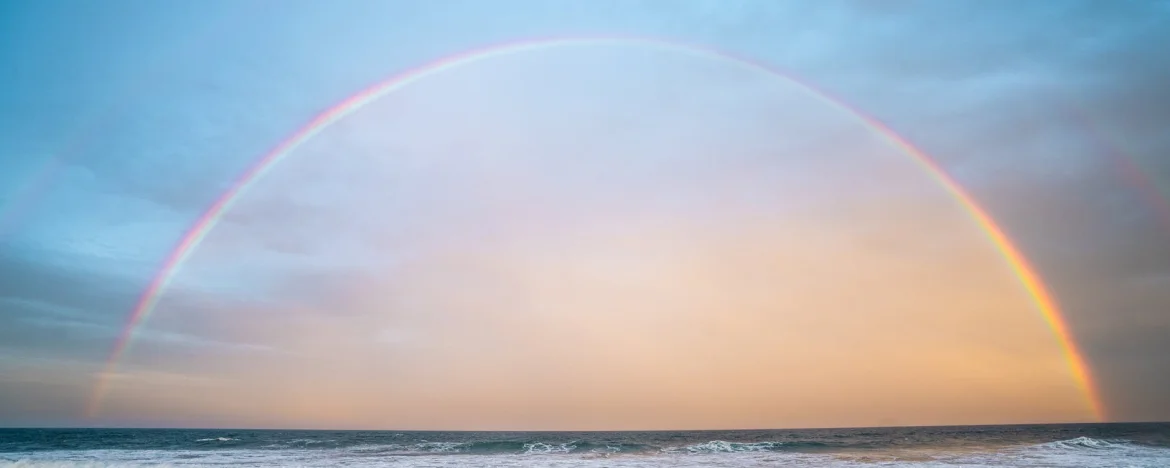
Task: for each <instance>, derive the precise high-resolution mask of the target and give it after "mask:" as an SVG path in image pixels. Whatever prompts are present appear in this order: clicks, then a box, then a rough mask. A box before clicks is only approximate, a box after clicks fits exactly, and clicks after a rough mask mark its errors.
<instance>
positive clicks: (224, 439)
mask: <svg viewBox="0 0 1170 468" xmlns="http://www.w3.org/2000/svg"><path fill="white" fill-rule="evenodd" d="M238 440H240V439H233V438H231V437H210V438H207V439H195V442H235V441H238Z"/></svg>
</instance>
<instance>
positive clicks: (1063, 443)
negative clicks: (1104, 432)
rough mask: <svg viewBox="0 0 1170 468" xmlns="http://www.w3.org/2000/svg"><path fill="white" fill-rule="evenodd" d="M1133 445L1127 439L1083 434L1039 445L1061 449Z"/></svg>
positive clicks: (1092, 448) (1113, 448)
mask: <svg viewBox="0 0 1170 468" xmlns="http://www.w3.org/2000/svg"><path fill="white" fill-rule="evenodd" d="M1133 446H1134V445H1133V444H1132V443H1130V441H1127V440H1117V439H1114V440H1107V439H1094V438H1092V437H1083V436H1082V437H1077V438H1075V439H1068V440H1058V441H1056V442H1049V443H1047V444H1040V447H1044V448H1053V449H1061V450H1116V449H1125V448H1131V447H1133Z"/></svg>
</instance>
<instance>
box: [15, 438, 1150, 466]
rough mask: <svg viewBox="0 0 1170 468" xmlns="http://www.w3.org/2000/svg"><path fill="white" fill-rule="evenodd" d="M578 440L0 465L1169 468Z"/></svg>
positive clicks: (1122, 447)
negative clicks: (614, 448) (519, 448)
mask: <svg viewBox="0 0 1170 468" xmlns="http://www.w3.org/2000/svg"><path fill="white" fill-rule="evenodd" d="M575 447H576V445H575V444H574V443H573V442H569V443H563V444H552V443H540V442H533V443H530V444H526V445H525V446H524V450H523V453H515V454H486V455H474V454H458V455H452V454H451V453H453V452H459V449H460V448H461V447H460V444H457V443H452V442H422V443H418V444H412V445H371V446H364V447H349V448H339V449H326V450H321V449H316V450H314V449H287V450H234V449H227V450H80V451H45V452H26V453H0V467H2V468H7V467H13V468H15V467H28V468H121V467H145V466H151V467H183V468H194V467H212V466H214V467H223V466H239V465H248V466H299V467H331V466H346V467H356V468H363V467H374V466H397V467H405V468H413V467H424V466H425V467H466V466H493V467H501V468H522V467H535V466H540V467H553V468H562V467H563V468H569V467H582V468H584V467H601V466H606V467H615V468H620V467H630V468H641V467H652V466H671V467H682V468H690V467H700V466H702V467H757V466H798V467H799V466H825V467H831V468H833V467H868V466H882V467H931V468H941V467H952V468H953V467H955V466H963V467H1002V466H1017V467H1050V468H1059V467H1083V468H1106V467H1109V468H1112V467H1132V468H1164V467H1167V466H1170V448H1163V447H1151V446H1144V445H1138V444H1133V443H1129V442H1126V441H1123V440H1102V439H1092V438H1087V437H1078V438H1075V439H1069V440H1063V441H1058V442H1050V443H1045V444H1038V445H1031V446H1017V447H1012V448H1006V449H1000V450H995V451H991V450H988V451H982V452H952V451H947V450H930V449H923V450H916V451H908V450H907V451H901V450H891V451H853V452H849V453H796V452H789V451H785V449H784V448H783V446H782V444H779V443H777V442H759V443H736V442H726V441H718V440H716V441H710V442H706V443H702V444H693V445H688V446H682V447H677V448H673V449H664V450H663V451H658V452H652V453H637V454H626V453H593V452H583V453H582V452H574V451H573V450H574V448H575Z"/></svg>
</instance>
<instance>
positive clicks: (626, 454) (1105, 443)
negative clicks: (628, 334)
mask: <svg viewBox="0 0 1170 468" xmlns="http://www.w3.org/2000/svg"><path fill="white" fill-rule="evenodd" d="M214 432H223V434H214ZM1076 434H1092V436H1090V435H1076ZM1070 435H1072V437H1068V436H1070ZM1168 435H1170V425H1167V424H1145V425H1076V426H1072V425H1063V426H1060V425H1057V426H1003V427H970V428H961V427H951V428H890V429H839V430H804V431H725V432H716V431H704V432H609V433H604V432H595V433H483V432H480V433H469V432H367V431H352V432H342V431H332V432H324V431H234V432H233V431H180V430H129V431H113V430H107V431H103V430H72V431H46V430H0V467H131V466H176V467H178V466H182V467H203V466H208V467H211V466H217V467H222V466H297V467H332V466H347V467H375V466H402V467H424V466H425V467H456V466H458V467H465V466H490V467H536V466H540V467H594V466H596V467H601V466H606V467H649V466H675V467H700V466H702V467H753V466H829V467H851V466H890V467H898V466H910V467H942V466H948V467H953V466H964V467H1002V466H1021V467H1031V466H1035V467H1167V466H1170V443H1168V442H1170V437H1168ZM713 436H714V437H713ZM1066 437H1067V438H1066ZM103 443H104V444H105V445H104V446H100V447H99V446H97V445H99V444H103Z"/></svg>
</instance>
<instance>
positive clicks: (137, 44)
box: [0, 0, 1170, 430]
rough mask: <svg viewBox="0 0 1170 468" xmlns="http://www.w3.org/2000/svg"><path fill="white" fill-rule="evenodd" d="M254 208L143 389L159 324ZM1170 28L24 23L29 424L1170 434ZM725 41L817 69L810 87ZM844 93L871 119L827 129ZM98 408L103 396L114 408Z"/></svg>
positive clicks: (439, 16) (1, 157) (12, 328)
mask: <svg viewBox="0 0 1170 468" xmlns="http://www.w3.org/2000/svg"><path fill="white" fill-rule="evenodd" d="M554 36H558V37H559V36H589V37H596V36H639V37H651V38H656V39H658V40H661V41H662V42H659V43H658V44H659V45H649V44H647V43H638V42H630V41H627V42H621V41H614V42H606V43H601V42H594V43H578V44H576V45H546V46H545V47H539V48H533V49H529V50H525V51H518V52H515V53H509V54H501V55H498V56H494V57H491V58H482V59H480V60H473V61H464V62H461V63H459V64H457V65H454V66H449V67H446V68H444V69H443V70H441V71H439V72H437V73H433V74H431V75H428V76H427V77H425V78H422V79H420V80H417V81H415V82H412V83H411V84H409V85H408V86H404V87H401V88H400V89H398V90H396V91H395V92H392V93H389V94H387V95H385V96H382V97H380V98H378V99H376V100H373V101H371V102H369V103H368V104H366V105H365V106H363V107H361V108H360V109H356V110H355V111H354V112H352V113H351V114H349V115H348V116H346V117H345V118H344V119H342V120H339V121H338V122H336V123H335V124H334V125H332V126H329V127H328V128H324V129H322V130H321V131H320V132H318V133H317V134H315V135H314V136H313V137H312V138H310V139H308V140H307V141H305V142H304V143H303V144H302V145H299V146H297V147H296V148H294V149H293V150H292V151H290V152H289V153H288V154H287V155H286V157H284V158H283V159H282V160H281V162H279V163H277V164H275V165H273V166H271V167H270V168H269V169H268V170H267V171H265V172H264V174H263V176H261V177H259V178H257V179H256V180H255V182H254V183H252V184H250V185H248V186H247V187H246V189H244V190H242V191H241V192H239V193H240V194H239V196H237V197H235V198H234V199H233V200H232V204H231V206H230V207H229V208H228V209H227V210H226V211H225V212H224V213H223V215H222V217H220V218H219V219H218V221H217V222H216V223H214V224H213V225H211V226H210V230H209V231H208V232H207V235H206V237H205V238H203V240H202V241H201V242H200V243H198V244H197V245H195V246H194V248H193V249H192V250H191V251H190V252H189V256H188V257H187V258H186V259H185V260H184V261H183V262H181V263H180V264H179V267H178V268H177V270H176V271H175V273H174V275H173V277H172V278H170V281H169V282H168V283H167V287H166V288H164V289H163V291H162V292H161V294H160V295H159V296H158V297H157V299H158V303H157V307H156V308H154V310H153V311H152V312H151V313H150V314H149V316H148V317H146V319H145V320H143V321H142V322H141V323H140V324H139V325H138V326H137V328H136V329H135V333H134V337H133V339H132V340H131V341H130V343H129V346H128V348H127V349H126V351H125V353H123V354H122V356H121V357H120V358H119V359H118V360H117V362H116V363H115V364H116V365H114V366H107V361H108V358H109V357H110V354H111V351H112V350H113V349H114V347H115V344H116V343H117V342H118V339H119V336H120V335H122V333H123V332H124V330H125V329H126V327H127V324H128V322H129V320H130V317H131V313H132V311H133V310H134V308H135V305H136V303H137V302H138V301H139V298H140V296H142V294H143V293H144V291H146V290H147V288H148V286H149V284H150V283H151V281H152V280H153V279H155V278H156V277H157V276H158V275H159V273H160V271H161V268H162V267H163V265H164V263H165V262H166V260H167V259H168V258H171V257H172V253H173V251H174V249H175V246H176V244H177V243H178V242H179V241H180V240H181V239H182V238H183V235H184V233H185V232H187V231H188V230H189V229H190V228H191V227H192V226H193V224H194V223H196V221H197V220H199V219H200V218H201V215H202V214H203V212H204V211H205V210H207V209H208V207H210V206H211V205H212V204H213V203H215V202H216V201H217V200H219V199H221V197H222V195H223V194H224V192H225V190H229V189H231V188H232V187H233V186H236V184H237V181H238V180H239V177H240V174H242V173H244V172H245V171H247V170H248V169H249V168H252V167H254V166H255V164H256V163H257V161H258V160H259V159H260V158H261V157H262V156H263V155H264V154H266V153H267V152H268V151H269V150H270V149H271V148H273V147H274V146H276V145H277V144H278V143H280V142H282V141H285V140H286V139H287V138H288V137H289V136H290V135H292V134H294V133H295V132H296V131H297V130H298V129H300V128H301V127H302V126H304V125H305V124H306V123H307V122H309V121H311V120H312V119H313V118H314V116H316V115H318V114H319V113H321V112H323V111H325V110H327V109H329V108H331V107H333V106H335V105H337V104H338V103H340V102H342V101H344V100H345V99H347V98H348V97H349V96H352V95H354V94H355V93H357V92H359V91H360V90H362V89H365V88H366V87H368V86H370V85H372V84H374V83H378V82H382V81H383V80H386V79H388V78H389V77H391V76H395V75H397V74H399V73H403V72H407V71H410V70H413V69H417V68H418V67H420V66H422V65H425V64H428V63H432V62H435V61H437V60H441V59H444V58H447V57H450V56H452V55H455V54H459V53H464V52H467V51H473V50H478V49H484V48H486V47H488V46H490V45H493V44H503V43H514V42H518V41H524V40H531V39H534V38H548V37H554ZM1167 42H1170V2H1166V1H1153V0H1151V1H1136V0H1135V1H1126V2H1118V1H1073V0H1059V1H1051V2H1014V1H1007V0H980V1H974V0H972V1H966V0H955V1H949V2H934V1H925V0H920V1H914V0H855V1H846V0H840V1H832V2H811V1H809V2H796V1H793V2H772V1H766V0H759V1H735V0H721V1H698V0H687V1H684V0H670V1H667V0H643V1H633V0H628V1H625V0H623V1H618V0H596V1H593V0H591V1H585V0H580V1H570V0H565V1H538V0H528V1H522V0H504V1H493V2H486V1H473V0H466V1H459V0H443V1H437V2H423V1H413V2H411V1H391V0H385V1H358V0H348V1H342V2H333V3H329V4H326V3H322V2H315V1H308V0H304V1H302V0H287V1H227V0H210V1H206V2H192V3H183V4H180V3H160V2H150V1H144V0H143V1H137V0H135V1H130V0H114V1H110V2H103V3H100V4H99V3H95V2H67V1H63V0H49V1H43V2H17V1H8V2H2V3H0V61H2V62H3V63H5V64H7V66H6V67H5V68H4V72H3V73H0V168H2V169H0V426H135V427H296V428H384V429H502V430H544V429H551V430H562V429H563V430H573V429H720V428H782V427H839V426H874V425H919V424H922V425H926V424H997V423H1026V422H1069V421H1091V420H1095V419H1098V415H1096V414H1094V413H1093V411H1092V408H1091V404H1090V402H1088V401H1087V400H1086V395H1085V392H1084V389H1083V388H1081V387H1080V386H1079V385H1078V383H1077V381H1076V379H1075V378H1074V376H1073V375H1072V372H1071V370H1070V368H1069V364H1068V360H1069V358H1068V355H1067V354H1066V352H1065V350H1064V349H1062V348H1061V346H1060V342H1059V340H1058V339H1057V337H1056V336H1055V335H1054V333H1053V330H1052V329H1051V327H1050V326H1049V325H1048V324H1047V323H1046V322H1045V320H1044V317H1043V316H1042V314H1041V313H1040V311H1039V310H1038V309H1037V306H1036V304H1035V303H1034V301H1032V300H1031V298H1030V297H1029V295H1028V291H1027V290H1026V289H1025V287H1024V286H1023V285H1022V283H1021V280H1020V278H1019V277H1018V276H1017V275H1016V274H1014V273H1013V271H1012V268H1011V266H1012V265H1010V264H1009V262H1008V261H1007V260H1006V259H1005V257H1004V255H1003V252H1001V251H1000V250H998V249H997V248H996V246H995V245H994V244H993V243H992V242H991V240H989V238H988V235H987V233H986V232H984V231H983V230H981V229H980V227H979V225H978V224H977V223H976V222H975V220H974V219H973V218H972V215H971V213H970V212H969V211H968V210H966V209H965V208H964V205H963V203H962V202H961V200H958V199H957V198H956V197H955V196H954V194H953V193H950V192H948V191H947V190H945V188H944V186H943V184H942V183H940V175H939V174H937V173H934V172H932V171H930V170H928V169H926V168H924V166H923V165H922V164H920V163H918V162H916V160H915V159H914V157H913V156H912V155H910V154H908V152H907V151H905V150H904V149H902V148H900V147H898V146H897V145H895V144H892V143H891V141H890V139H889V138H885V137H883V136H882V134H881V133H880V132H878V131H876V130H875V129H874V128H873V126H872V125H867V124H866V123H865V122H864V120H862V119H859V118H858V117H857V116H856V115H855V114H854V112H853V110H860V111H862V112H864V113H865V114H866V115H869V116H872V117H873V118H875V119H876V120H878V121H880V122H882V123H884V124H885V125H886V126H888V127H889V128H890V129H892V130H893V131H895V132H896V133H897V134H898V135H900V136H901V137H903V138H905V139H907V141H911V142H913V143H914V144H915V145H916V146H917V147H918V148H919V149H920V150H921V151H922V152H923V153H925V154H927V155H929V156H930V157H931V158H932V160H933V161H934V162H935V163H937V165H938V166H939V167H941V168H942V170H944V171H945V172H946V174H948V175H949V177H952V178H953V179H954V180H955V181H956V182H957V183H958V184H959V185H960V186H961V187H962V188H963V189H964V190H965V191H966V192H968V193H969V194H970V195H971V199H972V200H973V201H975V202H977V203H978V204H979V205H980V206H981V207H982V208H983V209H985V210H986V212H987V213H988V215H989V216H990V217H991V218H992V219H993V220H994V221H995V224H996V225H997V226H998V227H999V228H1000V229H1002V230H1003V232H1004V233H1005V234H1006V236H1007V237H1008V238H1010V239H1011V241H1012V242H1013V243H1014V244H1015V246H1016V247H1017V248H1018V249H1019V251H1020V252H1021V253H1022V255H1023V256H1024V257H1026V258H1027V260H1028V262H1029V263H1031V265H1032V266H1033V267H1034V268H1035V272H1036V274H1037V276H1038V278H1040V280H1041V282H1042V283H1043V284H1044V285H1045V286H1046V287H1047V288H1048V290H1049V291H1050V292H1051V293H1052V296H1053V298H1054V299H1055V301H1056V302H1057V303H1058V304H1059V308H1060V312H1061V314H1062V316H1063V319H1064V320H1065V322H1066V325H1067V328H1068V331H1069V333H1070V334H1071V337H1072V339H1073V342H1074V343H1075V345H1076V346H1077V347H1078V348H1079V350H1080V352H1081V353H1082V354H1083V355H1084V359H1085V363H1086V364H1087V366H1088V368H1089V369H1090V371H1091V374H1092V376H1093V383H1094V387H1095V388H1096V390H1097V391H1098V392H1099V393H1100V401H1099V403H1100V406H1101V407H1102V409H1103V412H1104V419H1106V420H1109V421H1139V420H1142V421H1151V420H1160V421H1164V420H1170V397H1168V396H1167V395H1170V377H1168V376H1170V361H1168V360H1166V359H1165V356H1168V355H1170V338H1168V337H1170V313H1168V312H1167V311H1168V310H1170V287H1168V286H1170V198H1167V197H1168V196H1170V157H1168V156H1167V155H1170V136H1167V134H1166V132H1165V130H1164V127H1165V125H1166V123H1168V122H1170V88H1167V87H1166V86H1165V83H1166V82H1170V56H1168V55H1167V54H1165V53H1164V52H1160V51H1161V49H1162V48H1163V46H1162V44H1165V43H1167ZM672 43H676V44H683V43H686V44H699V45H702V46H705V47H711V48H716V49H719V50H724V51H729V52H731V53H734V54H735V55H736V56H739V57H749V58H751V59H752V60H753V61H756V62H759V63H765V64H768V65H769V66H772V67H776V68H778V69H783V70H786V71H788V72H790V76H791V77H796V78H797V79H791V78H785V77H783V76H779V75H776V74H770V73H766V72H762V71H760V70H759V69H753V68H752V67H749V66H745V65H744V64H743V63H742V62H737V61H736V60H735V59H732V58H730V57H718V56H713V55H711V54H706V55H704V54H700V53H696V52H695V50H696V49H693V48H692V49H688V48H687V47H685V46H682V45H671V44H672ZM810 86H811V87H813V88H816V89H820V90H824V91H825V92H827V93H829V94H831V95H832V96H834V97H835V98H837V99H839V100H840V101H841V102H842V103H844V104H845V105H844V106H840V105H835V104H834V103H833V102H831V100H827V99H825V98H823V97H819V96H818V95H817V94H816V93H814V92H811V91H810ZM99 382H104V387H103V388H104V391H103V393H101V394H100V398H97V399H96V403H97V404H96V405H95V404H94V402H95V398H94V395H95V392H97V388H98V387H99V385H98V383H99Z"/></svg>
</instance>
